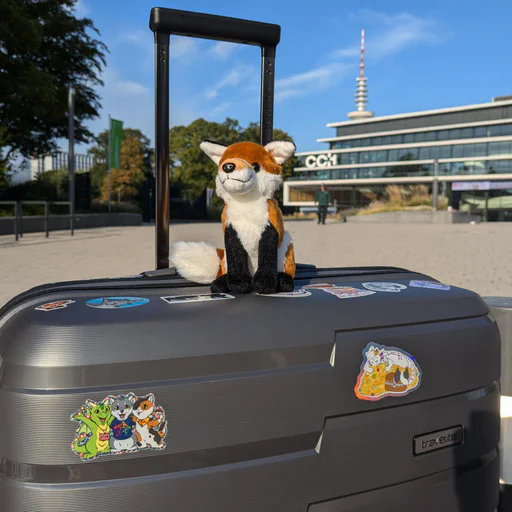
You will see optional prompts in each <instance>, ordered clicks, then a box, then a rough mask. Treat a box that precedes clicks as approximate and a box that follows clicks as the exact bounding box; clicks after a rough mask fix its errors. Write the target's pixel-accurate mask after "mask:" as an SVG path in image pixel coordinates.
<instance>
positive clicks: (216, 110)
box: [200, 101, 231, 119]
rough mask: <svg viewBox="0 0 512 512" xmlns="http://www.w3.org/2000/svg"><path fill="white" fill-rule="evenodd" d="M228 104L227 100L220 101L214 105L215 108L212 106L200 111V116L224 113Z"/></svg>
mask: <svg viewBox="0 0 512 512" xmlns="http://www.w3.org/2000/svg"><path fill="white" fill-rule="evenodd" d="M230 106H231V103H230V102H228V101H225V102H223V103H221V104H220V105H218V106H216V107H215V108H212V109H211V110H207V111H205V112H203V113H201V115H200V117H205V118H207V119H212V118H216V117H219V116H221V115H222V114H224V113H225V112H226V111H227V110H228V108H229V107H230Z"/></svg>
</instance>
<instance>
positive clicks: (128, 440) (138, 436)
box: [71, 393, 167, 460]
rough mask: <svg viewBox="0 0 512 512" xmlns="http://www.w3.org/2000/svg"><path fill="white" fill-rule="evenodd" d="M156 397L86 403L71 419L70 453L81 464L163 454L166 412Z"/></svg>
mask: <svg viewBox="0 0 512 512" xmlns="http://www.w3.org/2000/svg"><path fill="white" fill-rule="evenodd" d="M155 402H156V400H155V395H154V394H153V393H150V394H149V395H146V396H141V397H138V396H136V395H134V394H133V393H128V394H127V395H117V396H107V397H106V398H104V399H103V400H101V401H100V402H95V401H93V400H86V401H85V404H84V405H82V406H81V407H80V409H79V410H78V411H77V412H75V413H74V414H72V415H71V421H77V422H78V428H77V429H76V432H75V438H74V440H73V442H72V443H71V449H72V450H73V452H74V453H76V454H77V455H78V456H79V457H80V458H81V459H82V460H93V459H96V458H97V457H99V456H100V455H119V454H122V453H132V452H137V451H140V450H147V449H152V450H163V449H164V448H165V443H164V439H165V436H166V435H167V420H166V419H165V411H164V409H163V408H162V407H160V406H157V405H156V403H155Z"/></svg>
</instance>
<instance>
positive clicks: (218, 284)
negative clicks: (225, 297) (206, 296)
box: [210, 274, 229, 293]
mask: <svg viewBox="0 0 512 512" xmlns="http://www.w3.org/2000/svg"><path fill="white" fill-rule="evenodd" d="M210 291H211V292H212V293H227V292H229V284H228V275H227V274H224V275H222V276H220V277H218V278H217V279H215V281H213V283H212V284H211V285H210Z"/></svg>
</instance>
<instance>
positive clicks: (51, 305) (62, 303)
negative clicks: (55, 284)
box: [36, 300, 75, 311]
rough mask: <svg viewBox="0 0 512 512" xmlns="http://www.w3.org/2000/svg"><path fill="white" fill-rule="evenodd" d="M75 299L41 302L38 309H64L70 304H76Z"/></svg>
mask: <svg viewBox="0 0 512 512" xmlns="http://www.w3.org/2000/svg"><path fill="white" fill-rule="evenodd" d="M74 303H75V301H74V300H56V301H55V302H47V303H46V304H41V305H40V306H37V308H36V309H37V310H38V311H54V310H56V309H64V308H66V307H68V305H69V304H74Z"/></svg>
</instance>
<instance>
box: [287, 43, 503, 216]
mask: <svg viewBox="0 0 512 512" xmlns="http://www.w3.org/2000/svg"><path fill="white" fill-rule="evenodd" d="M363 38H364V35H363ZM360 68H361V72H360V75H359V77H358V78H357V88H356V106H357V110H356V111H354V112H351V113H349V114H348V116H349V118H350V120H348V121H341V122H335V123H329V124H328V125H327V126H328V127H329V128H334V129H335V136H334V137H329V138H325V139H318V142H324V143H327V144H328V149H326V150H323V151H309V152H300V153H297V155H296V156H297V157H298V159H299V166H298V167H296V168H295V172H294V176H293V177H292V178H290V179H288V180H287V181H286V182H285V184H284V204H285V206H301V207H307V206H313V205H314V195H315V192H316V190H318V188H319V186H320V184H322V183H323V184H324V185H325V186H326V188H327V189H328V190H329V191H330V192H331V195H332V197H333V199H335V200H336V203H337V205H338V206H339V207H341V208H348V207H361V206H365V205H366V204H368V203H369V202H371V201H372V200H374V199H375V198H379V197H381V196H382V195H383V194H384V191H385V188H386V186H388V185H412V184H424V185H426V186H428V187H429V188H430V189H432V185H433V183H434V181H437V182H438V184H439V190H440V192H441V194H443V195H445V196H448V198H449V200H450V203H451V205H452V207H454V208H455V209H459V207H460V206H461V203H462V204H464V205H466V206H467V205H468V204H471V203H472V204H473V206H474V207H475V208H476V209H478V205H479V204H480V203H482V202H484V201H485V203H486V207H489V204H490V208H491V210H492V209H496V210H503V211H502V212H501V213H500V212H497V214H496V215H495V217H496V216H497V217H498V218H496V219H494V218H491V217H492V215H491V217H490V218H489V220H512V213H507V210H508V211H509V212H510V211H512V96H507V97H501V98H500V97H498V98H494V99H493V100H492V102H490V103H482V104H477V105H468V106H465V107H454V108H444V109H439V110H427V111H422V112H412V113H407V114H398V115H390V116H382V117H373V113H372V112H369V111H367V110H365V104H366V101H367V93H366V77H365V76H364V39H363V41H362V48H361V66H360ZM496 198H502V199H500V200H499V201H498V200H496ZM489 201H491V202H490V203H489ZM494 206H495V207H496V208H494ZM507 216H509V217H510V219H505V218H504V217H507ZM499 217H503V218H499Z"/></svg>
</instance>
